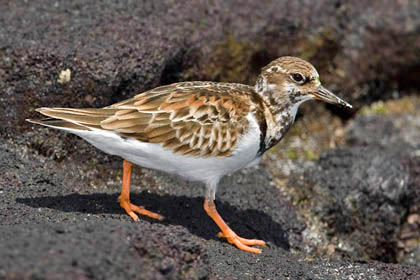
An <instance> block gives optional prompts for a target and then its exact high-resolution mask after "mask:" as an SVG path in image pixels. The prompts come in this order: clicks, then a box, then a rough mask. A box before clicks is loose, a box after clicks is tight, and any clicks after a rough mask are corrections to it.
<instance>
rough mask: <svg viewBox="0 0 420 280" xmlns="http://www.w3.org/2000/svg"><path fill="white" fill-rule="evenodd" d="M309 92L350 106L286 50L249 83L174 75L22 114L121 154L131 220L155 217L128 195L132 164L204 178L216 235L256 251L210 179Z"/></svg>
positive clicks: (268, 137) (252, 152)
mask: <svg viewBox="0 0 420 280" xmlns="http://www.w3.org/2000/svg"><path fill="white" fill-rule="evenodd" d="M311 99H318V100H322V101H325V102H328V103H332V104H338V105H342V106H344V107H348V108H351V107H352V106H351V105H350V104H349V103H347V102H346V101H344V100H342V99H340V98H339V97H337V96H336V95H334V94H333V93H332V92H330V91H329V90H327V89H326V88H324V87H323V86H322V85H321V81H320V79H319V75H318V72H317V71H316V69H315V68H314V67H313V66H312V65H311V64H310V63H308V62H306V61H304V60H302V59H299V58H296V57H290V56H285V57H281V58H278V59H276V60H274V61H273V62H271V63H270V64H268V65H267V66H266V67H264V68H263V69H262V72H261V74H260V75H259V76H258V79H257V83H256V85H255V86H254V87H251V86H248V85H243V84H234V83H215V82H181V83H175V84H171V85H166V86H161V87H158V88H155V89H152V90H149V91H146V92H143V93H140V94H138V95H136V96H134V97H133V98H130V99H127V100H124V101H122V102H119V103H116V104H113V105H111V106H108V107H104V108H95V109H93V108H87V109H73V108H39V109H37V111H38V112H40V113H41V114H43V115H45V116H47V117H48V118H46V119H42V120H28V121H30V122H33V123H37V124H41V125H44V126H48V127H52V128H57V129H60V130H64V131H68V132H70V133H74V134H76V135H78V136H80V137H82V138H83V139H85V140H86V141H88V142H89V143H91V144H92V145H93V146H95V147H97V148H98V149H100V150H102V151H104V152H106V153H108V154H111V155H118V156H120V157H122V158H123V159H124V161H123V180H122V191H121V195H120V205H121V207H122V208H124V210H125V211H126V212H127V214H128V215H130V217H131V218H132V219H133V220H137V219H138V216H137V214H141V215H146V216H149V217H151V218H155V219H162V216H161V215H159V214H156V213H153V212H150V211H148V210H146V209H145V208H144V207H142V206H137V205H134V204H132V203H131V202H130V175H131V167H132V163H134V164H138V165H141V166H144V167H147V168H153V169H158V170H162V171H165V172H168V173H174V174H177V175H180V176H182V177H184V178H186V179H188V180H192V181H201V182H203V183H204V184H205V185H206V192H205V199H204V210H205V211H206V212H207V214H208V215H209V216H210V217H211V218H212V219H213V221H214V222H215V223H216V224H217V225H218V226H219V228H220V230H221V232H220V233H219V237H223V238H226V239H227V241H228V242H229V243H231V244H235V245H236V246H237V247H238V248H239V249H241V250H244V251H248V252H252V253H260V252H261V250H260V249H258V248H255V247H252V246H254V245H259V246H265V242H264V241H262V240H257V239H245V238H242V237H239V236H238V235H237V234H236V233H235V232H234V231H233V230H232V229H230V227H229V226H228V225H227V224H226V223H225V222H224V220H223V219H222V217H221V216H220V215H219V214H218V212H217V210H216V206H215V204H214V199H215V193H216V189H217V185H218V183H219V181H220V179H221V178H222V177H223V176H224V175H226V174H228V173H231V172H234V171H236V170H238V169H241V168H244V167H249V166H253V165H255V164H257V163H258V162H259V161H260V159H261V157H262V155H263V154H264V152H265V151H267V150H268V149H269V148H270V147H272V146H273V145H275V144H276V143H278V142H279V141H280V139H281V138H282V137H283V136H284V135H285V133H286V132H287V130H288V129H289V128H290V126H291V125H292V124H293V122H294V120H295V116H296V112H297V110H298V107H299V105H300V104H302V103H303V102H305V101H308V100H311ZM136 213H137V214H136Z"/></svg>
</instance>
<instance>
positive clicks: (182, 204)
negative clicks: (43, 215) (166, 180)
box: [16, 192, 290, 250]
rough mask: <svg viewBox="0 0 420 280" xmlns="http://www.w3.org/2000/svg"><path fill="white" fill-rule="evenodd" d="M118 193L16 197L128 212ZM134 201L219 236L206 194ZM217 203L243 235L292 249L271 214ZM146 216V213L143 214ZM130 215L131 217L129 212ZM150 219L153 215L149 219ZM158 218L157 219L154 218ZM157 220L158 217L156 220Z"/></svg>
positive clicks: (170, 220) (143, 196)
mask: <svg viewBox="0 0 420 280" xmlns="http://www.w3.org/2000/svg"><path fill="white" fill-rule="evenodd" d="M117 199H118V194H107V193H97V194H78V193H74V194H68V195H57V196H44V197H34V198H17V199H16V202H17V203H22V204H25V205H28V206H30V207H34V208H50V209H56V210H60V211H63V212H81V213H91V214H106V213H109V214H121V215H125V212H124V210H123V209H122V208H120V206H119V203H117ZM131 201H132V203H134V204H138V205H141V206H144V207H145V208H146V209H148V210H151V211H153V212H157V213H159V214H161V215H163V216H164V217H165V219H164V220H163V221H162V222H161V223H166V224H174V225H182V226H184V227H185V228H187V229H188V230H189V231H190V232H191V233H192V234H195V235H197V236H200V237H202V238H205V239H207V240H209V239H217V233H218V232H219V230H218V228H217V226H216V224H215V223H214V222H213V221H212V220H211V219H210V218H209V217H208V216H207V214H206V213H205V211H204V209H203V198H201V197H187V196H174V195H167V194H166V195H158V194H153V193H148V192H140V193H132V194H131ZM216 207H217V210H218V212H219V213H220V215H221V216H222V217H223V219H224V220H225V221H226V222H227V223H228V224H229V225H230V227H231V228H232V229H233V230H234V231H235V232H236V233H237V234H238V235H240V236H242V237H245V238H257V239H262V240H265V241H269V242H272V243H273V244H275V245H276V246H278V247H282V248H283V249H285V250H288V249H289V247H290V246H289V243H288V240H287V236H286V232H285V231H284V230H283V229H282V226H281V225H280V224H279V223H278V222H276V221H274V220H273V219H272V218H271V217H270V216H269V215H267V214H265V213H264V212H262V211H260V210H255V209H247V210H242V209H238V208H237V207H235V206H232V205H230V204H229V203H227V202H224V201H216ZM141 218H144V219H147V218H145V217H141ZM127 219H129V217H128V216H127ZM150 220H151V219H150ZM153 221H155V220H153ZM156 222H158V221H156Z"/></svg>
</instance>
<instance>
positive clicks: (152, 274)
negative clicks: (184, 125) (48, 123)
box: [0, 0, 420, 279]
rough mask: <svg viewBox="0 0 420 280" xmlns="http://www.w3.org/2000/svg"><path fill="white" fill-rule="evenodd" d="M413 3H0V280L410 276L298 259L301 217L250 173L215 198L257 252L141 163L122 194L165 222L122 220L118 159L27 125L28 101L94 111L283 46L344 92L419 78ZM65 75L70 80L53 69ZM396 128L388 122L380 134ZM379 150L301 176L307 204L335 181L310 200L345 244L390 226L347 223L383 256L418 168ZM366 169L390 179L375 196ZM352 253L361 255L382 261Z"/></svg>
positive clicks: (196, 198)
mask: <svg viewBox="0 0 420 280" xmlns="http://www.w3.org/2000/svg"><path fill="white" fill-rule="evenodd" d="M419 5H420V4H419V2H418V1H399V2H398V1H387V3H384V2H383V1H379V0H378V1H356V0H354V1H347V2H342V1H336V0H322V1H316V2H314V1H309V0H302V1H289V2H279V1H251V0H247V1H219V0H218V1H213V2H211V3H208V1H195V2H194V3H193V4H192V3H187V2H185V3H184V2H183V1H172V0H165V1H120V2H118V1H100V2H98V1H94V2H86V1H82V0H77V1H63V0H60V1H54V2H51V1H41V0H40V1H29V2H28V1H24V0H18V1H2V2H0V15H1V16H0V120H1V122H0V136H1V138H2V141H1V147H0V278H5V279H16V278H23V279H25V278H28V279H29V278H47V279H57V278H73V279H87V278H89V279H103V278H115V279H118V278H119V279H127V278H138V279H179V278H181V279H182V278H183V279H206V278H208V279H280V278H289V279H337V278H353V279H366V278H374V277H376V278H379V279H396V278H400V279H410V277H411V279H418V278H419V277H420V274H419V271H418V268H417V267H414V266H400V265H389V264H383V263H379V262H371V261H366V263H364V262H362V263H354V262H349V261H341V260H340V261H332V260H317V261H306V257H308V256H307V255H305V254H304V253H299V252H302V251H304V247H305V246H306V244H305V243H304V242H302V231H303V230H304V228H305V225H304V224H303V223H302V222H300V221H299V220H298V219H297V218H296V213H295V207H293V206H292V205H291V203H290V202H289V201H287V200H286V199H285V198H284V197H283V195H282V194H281V193H280V191H279V190H278V189H277V188H276V187H274V185H272V184H271V178H270V176H269V174H268V173H267V171H266V170H265V169H264V168H261V167H260V168H257V169H252V170H246V171H242V172H239V173H237V174H235V175H232V176H229V177H226V178H225V179H224V180H223V182H222V184H221V186H220V190H219V193H218V201H217V205H218V209H219V211H220V212H221V213H222V215H223V216H224V218H225V219H226V220H227V221H228V222H229V223H230V225H231V226H232V227H233V228H234V229H235V230H236V231H237V232H238V233H239V234H241V235H243V236H247V237H248V236H249V237H257V238H262V239H265V240H267V241H268V244H269V246H268V248H265V249H264V251H263V254H261V255H258V256H255V255H251V254H246V253H244V252H241V251H239V250H237V249H236V248H234V247H233V246H231V245H229V244H227V243H226V242H225V241H223V240H219V239H217V237H216V234H217V231H218V230H217V227H216V226H215V225H214V223H213V222H212V221H211V220H210V219H209V218H208V217H207V216H206V215H205V213H204V211H203V210H202V197H201V196H202V188H201V186H199V185H198V184H195V183H186V182H184V181H182V180H180V179H177V178H174V177H170V176H167V175H163V174H160V173H156V172H152V171H149V170H145V169H140V168H137V169H136V170H135V172H134V174H133V200H134V201H139V202H140V203H141V204H143V205H145V206H146V207H148V208H150V209H151V210H154V211H157V212H160V213H162V214H163V215H164V216H165V217H166V220H165V221H164V222H162V223H157V222H154V221H150V220H147V219H141V220H140V221H139V222H137V223H132V222H131V221H129V219H128V218H127V217H126V215H124V214H123V212H122V211H121V209H120V208H119V206H118V204H117V203H116V200H117V197H118V195H117V193H118V191H119V187H120V177H121V174H120V166H119V165H120V159H118V158H115V157H110V156H106V155H104V154H103V153H101V152H99V151H97V150H95V149H93V148H92V147H90V146H89V145H88V144H87V143H85V142H83V141H81V140H80V139H78V138H76V137H74V136H69V135H63V134H60V133H58V132H55V131H52V130H46V129H43V128H34V126H32V125H30V124H29V123H27V122H25V121H24V120H25V119H26V118H31V117H35V116H37V115H36V113H35V112H34V109H35V108H37V107H40V106H63V107H64V106H66V107H100V106H106V105H109V104H111V103H113V102H116V101H119V100H121V99H123V98H127V97H130V96H133V95H134V94H136V93H138V92H141V91H143V90H145V89H149V88H151V87H154V86H157V85H160V84H167V83H171V82H176V81H178V80H187V79H189V80H191V79H205V80H208V79H211V80H222V81H231V82H246V83H252V82H253V81H254V80H255V77H256V74H257V73H258V72H259V70H260V68H261V66H263V65H264V64H266V63H268V62H269V61H270V60H272V59H274V58H277V57H278V56H281V55H297V56H300V57H302V58H305V59H309V60H310V61H311V62H313V63H314V64H315V65H316V66H317V68H318V69H319V70H320V73H321V75H322V77H323V81H324V83H325V84H326V85H328V86H329V87H331V88H332V89H334V90H341V91H343V94H342V95H343V96H345V97H346V98H348V99H350V100H353V101H359V102H363V101H364V100H367V101H370V100H373V99H375V98H380V97H386V95H384V93H387V92H390V91H392V90H394V92H395V90H397V91H398V90H400V89H402V90H405V89H411V88H419V87H420V85H419V83H418V81H417V77H416V76H415V73H417V72H418V68H419V67H418V59H419V56H420V55H419V50H420V43H419V38H420V37H419V36H418V30H419V25H420V17H419V16H418V15H419V13H420V7H419ZM67 69H69V70H70V77H69V79H68V80H67V81H66V80H65V79H60V78H59V76H60V73H62V72H63V71H65V70H67ZM413 73H414V74H413ZM350 93H352V94H350ZM397 93H398V92H397ZM346 95H347V96H346ZM366 122H367V123H369V122H370V121H369V120H368V121H366ZM360 123H361V122H360ZM387 127H388V126H387V124H386V123H384V128H386V129H387ZM396 127H397V128H396ZM398 127H399V126H396V125H395V124H394V126H393V127H392V128H391V130H389V131H390V132H389V134H390V135H395V131H399V130H398ZM355 131H356V130H355ZM372 132H376V128H374V129H372ZM354 135H355V140H354V141H355V143H359V144H360V145H370V144H372V143H371V140H370V138H369V139H368V138H364V139H363V137H362V136H363V135H366V134H365V133H361V134H360V133H359V134H357V132H355V134H354ZM357 135H359V136H357ZM412 136H413V137H415V136H416V134H413V135H412ZM381 137H382V135H381V134H378V139H380V138H381ZM409 138H411V137H409ZM412 139H416V138H412ZM417 139H418V138H417ZM405 141H406V143H411V142H410V141H409V139H405ZM407 141H408V142H407ZM411 141H414V140H411ZM359 144H357V145H359ZM374 144H375V145H376V142H375V143H374ZM382 144H383V145H382ZM382 144H381V145H382V146H384V147H385V146H386V143H382ZM378 149H379V148H374V149H372V150H370V149H369V148H366V147H364V148H360V147H359V148H357V149H354V150H353V149H344V150H339V151H337V152H336V153H337V154H335V153H334V152H330V153H328V154H326V155H325V156H324V157H323V158H322V160H321V161H320V167H319V168H320V169H319V170H318V171H319V172H320V174H318V175H316V176H314V178H313V179H310V180H312V181H305V182H306V183H305V184H308V183H311V184H312V183H313V184H314V185H315V187H316V188H318V190H319V191H320V195H314V198H322V197H323V195H325V193H324V190H325V189H323V188H324V186H323V185H320V184H319V183H320V182H322V183H325V185H326V186H329V187H331V190H332V193H333V194H334V195H332V196H331V200H327V201H326V202H327V204H326V205H328V207H324V206H322V205H321V204H317V203H315V204H313V205H314V210H316V211H321V210H322V211H324V210H328V209H331V210H333V212H332V213H330V214H331V215H326V216H323V217H324V218H325V219H326V221H328V222H329V224H331V225H332V226H333V227H332V228H333V230H335V231H336V232H339V233H340V234H341V237H343V240H344V238H347V239H345V240H349V241H354V240H356V239H353V238H352V236H350V237H348V232H349V230H351V229H353V228H356V227H358V226H359V225H362V224H363V221H364V220H363V219H364V218H367V219H368V221H369V222H372V223H374V224H375V225H377V227H378V229H380V230H384V231H388V233H389V236H390V240H384V238H385V237H384V236H385V234H384V233H383V232H378V233H376V228H375V229H373V231H374V232H375V234H374V235H375V236H376V237H378V239H372V238H371V236H370V235H368V232H367V231H366V229H362V230H360V231H359V232H358V234H359V236H360V238H366V239H365V240H366V244H367V245H369V246H370V245H372V246H374V248H378V247H379V246H381V245H384V246H385V248H381V250H385V251H386V252H388V251H390V250H391V249H389V248H388V247H387V246H388V245H389V244H392V246H393V244H394V243H395V242H396V240H397V239H398V238H400V241H401V240H403V239H402V237H401V233H400V234H399V235H398V232H397V230H396V229H391V228H390V226H391V225H399V223H400V224H401V223H402V222H401V221H400V222H398V221H396V220H398V218H399V217H401V216H402V215H404V213H406V214H407V215H411V214H414V213H415V211H417V210H416V209H417V208H415V206H413V207H409V210H407V208H401V206H400V204H398V203H399V202H401V201H404V197H406V195H407V192H408V190H409V189H410V188H412V187H413V186H418V184H417V183H415V182H418V181H415V180H414V179H413V178H414V176H413V174H414V173H413V172H414V171H413V170H414V169H415V167H416V166H418V164H417V161H416V160H415V159H411V158H410V159H409V160H408V161H403V160H402V156H401V157H400V156H399V155H398V153H397V152H392V151H388V150H387V148H380V149H383V150H387V151H388V152H386V153H385V154H381V153H380V150H378ZM398 149H399V150H398V151H403V152H405V151H406V150H405V149H404V148H401V149H400V148H398ZM369 155H372V157H369ZM342 157H343V158H344V159H348V160H351V161H354V162H355V163H357V162H359V163H360V167H358V166H356V165H352V164H351V163H350V162H347V161H345V160H343V159H342ZM394 159H395V162H394ZM381 160H383V162H384V167H383V168H384V169H385V170H387V171H388V172H390V173H389V174H388V175H387V174H385V175H383V174H380V173H378V172H377V170H376V169H375V170H370V171H369V169H367V170H363V169H362V168H361V166H367V164H366V162H369V163H371V164H372V166H374V167H375V168H376V167H379V166H380V161H381ZM331 170H335V171H336V172H338V173H339V174H341V175H340V176H343V178H348V179H349V182H347V181H343V180H342V179H340V180H338V179H337V181H334V182H335V183H337V185H333V184H331V183H329V182H325V179H324V177H322V176H321V173H322V174H324V175H331V174H329V173H328V172H331ZM349 170H351V171H354V172H359V173H358V174H360V175H361V176H368V178H371V180H370V181H368V182H365V183H361V184H360V186H358V188H356V190H357V191H358V192H360V193H361V196H360V199H361V200H360V201H362V202H366V203H368V202H370V201H371V200H370V199H372V198H374V199H375V202H374V203H372V205H371V206H372V207H371V208H368V210H366V211H360V213H357V214H359V215H354V217H353V215H351V211H353V210H354V209H356V207H357V206H360V201H359V200H356V199H355V197H354V196H351V195H352V192H351V190H350V182H354V183H359V182H356V179H355V178H350V177H349V175H346V174H345V173H346V171H349ZM407 170H408V171H407ZM416 170H417V169H416ZM407 174H409V175H407ZM416 174H417V173H416ZM391 175H393V176H394V177H392V176H391ZM406 175H407V176H409V178H408V183H407V182H406V181H405V179H406V177H405V176H406ZM307 176H311V173H310V171H308V173H307ZM346 176H347V177H346ZM369 176H370V177H369ZM362 179H363V178H361V179H360V181H363V180H362ZM376 179H389V184H387V185H385V186H386V188H385V192H382V191H379V189H378V187H380V186H382V185H379V184H377V182H376V181H375V180H376ZM398 180H402V181H403V183H402V184H400V185H398ZM338 184H343V185H344V186H346V187H345V188H343V190H345V193H344V194H346V195H349V196H348V197H349V198H350V199H349V201H343V200H341V198H340V196H339V193H340V191H341V189H340V188H339V187H338ZM312 186H313V185H311V186H307V185H305V187H306V188H308V190H311V187H312ZM376 199H377V201H376ZM331 201H336V202H337V205H331V204H328V202H331ZM346 203H350V204H346ZM352 203H353V204H352ZM410 203H411V202H410ZM410 203H408V204H410ZM410 205H417V204H415V203H414V204H410ZM329 207H331V208H329ZM374 209H377V210H378V211H379V210H380V211H382V210H383V211H384V212H383V213H387V214H389V216H388V215H387V216H385V217H382V218H383V219H384V220H383V221H381V220H379V218H378V216H374V215H371V214H372V212H371V211H373V210H374ZM334 211H343V216H341V217H337V216H334V215H332V214H334ZM398 211H401V213H398ZM319 213H322V212H319ZM350 216H351V217H350ZM346 218H350V219H349V220H347V219H346ZM341 221H344V222H342V223H341ZM387 222H389V223H391V224H389V225H387V224H386V223H387ZM372 227H373V225H370V228H372ZM407 228H408V232H412V230H411V228H410V227H407ZM306 230H307V229H306ZM398 236H399V237H398ZM404 240H405V239H404ZM375 246H376V247H375ZM390 246H391V245H390ZM351 248H356V249H357V250H356V252H357V253H358V255H360V254H362V253H363V252H367V253H366V254H368V255H370V256H372V257H376V258H378V259H381V256H382V253H375V252H371V251H364V250H365V248H364V247H363V248H362V247H360V246H359V247H357V246H353V247H351ZM413 251H414V250H413ZM380 252H382V251H380ZM359 253H360V254H359ZM412 259H415V258H412ZM407 263H410V262H409V261H407Z"/></svg>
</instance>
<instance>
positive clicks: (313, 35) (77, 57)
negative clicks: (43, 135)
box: [0, 0, 420, 133]
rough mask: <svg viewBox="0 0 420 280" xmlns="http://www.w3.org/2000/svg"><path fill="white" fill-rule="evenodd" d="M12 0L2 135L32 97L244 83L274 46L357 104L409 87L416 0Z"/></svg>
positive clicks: (97, 101)
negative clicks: (190, 82) (183, 83)
mask: <svg viewBox="0 0 420 280" xmlns="http://www.w3.org/2000/svg"><path fill="white" fill-rule="evenodd" d="M20 2H22V1H13V2H10V3H6V4H3V6H4V10H7V11H8V13H5V14H4V16H3V17H2V18H1V19H0V20H1V22H0V23H1V24H0V42H1V43H0V69H1V70H2V71H1V76H2V79H0V91H1V92H2V96H1V102H0V118H1V119H2V120H6V121H3V122H2V123H1V125H0V128H1V131H2V133H5V131H8V133H16V130H20V129H28V127H29V125H28V124H26V123H25V122H24V120H25V118H27V117H33V116H34V114H33V113H32V112H33V110H34V109H35V108H36V107H39V106H52V105H54V106H73V107H83V106H105V105H109V104H111V103H112V102H116V101H119V100H121V99H123V98H127V97H129V96H132V95H134V94H135V93H139V92H141V91H143V90H146V89H149V88H151V87H154V86H157V85H159V84H166V83H170V82H175V81H178V80H180V79H213V80H229V81H231V82H247V83H253V82H254V81H255V78H256V74H257V73H258V72H259V71H260V68H261V67H262V66H264V65H265V64H266V63H268V62H269V61H270V60H272V59H274V58H277V57H278V56H281V55H297V56H300V57H302V58H305V59H309V60H310V61H311V62H313V63H314V64H315V65H316V66H317V68H318V69H319V70H320V72H321V74H322V79H323V81H324V84H326V85H328V86H329V87H331V88H332V89H333V90H336V91H339V92H341V93H342V94H341V95H343V96H344V97H346V98H347V99H349V100H350V101H352V102H353V103H355V104H356V105H357V104H361V102H362V100H374V99H378V98H383V97H385V96H386V94H388V95H389V94H390V93H391V94H395V93H396V94H399V91H400V90H406V89H411V88H413V87H414V88H415V87H416V86H418V83H416V78H415V76H413V75H414V74H413V73H416V69H417V68H416V67H417V57H416V56H415V54H416V53H417V52H418V51H419V49H420V41H419V40H420V39H419V38H420V36H417V34H418V31H417V30H419V28H418V27H419V25H420V17H419V16H418V14H419V12H420V4H419V3H418V2H417V1H402V2H395V1H388V2H387V4H386V5H385V4H383V1H379V0H377V1H369V2H360V1H350V2H348V1H347V2H340V1H335V0H323V1H317V3H316V4H314V3H313V2H312V1H298V2H292V3H278V1H268V2H267V1H265V2H255V1H247V2H243V1H229V2H226V1H216V2H213V3H212V4H210V5H209V4H208V2H207V1H199V2H196V3H194V5H185V4H182V3H178V2H172V1H160V2H158V3H154V2H153V3H139V2H130V3H124V4H121V3H115V2H113V1H105V2H102V3H85V2H83V1H71V2H68V1H57V2H55V4H54V5H51V4H50V3H46V2H45V3H44V2H31V4H23V3H20ZM378 46H380V47H378ZM66 69H69V70H70V71H71V73H72V77H71V81H70V82H69V83H64V84H62V83H59V82H58V81H57V79H58V78H59V75H60V73H62V71H65V70H66ZM86 96H91V97H92V98H89V99H86V98H85V97H86ZM89 100H91V101H89ZM17 127H21V128H19V129H17Z"/></svg>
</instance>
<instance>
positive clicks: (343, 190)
mask: <svg viewBox="0 0 420 280" xmlns="http://www.w3.org/2000/svg"><path fill="white" fill-rule="evenodd" d="M401 124H403V125H401ZM419 124H420V118H419V117H418V115H403V116H378V115H376V116H375V115H368V116H364V115H362V116H359V117H358V118H356V119H355V120H354V121H352V124H351V125H350V129H349V133H348V142H349V144H350V145H349V146H347V147H343V148H339V149H337V150H331V151H328V152H325V153H323V154H322V155H321V157H320V159H319V160H318V161H317V162H316V164H315V166H314V167H312V168H309V169H307V170H305V172H304V173H303V174H301V175H295V176H293V178H292V179H291V180H290V186H291V187H292V188H294V192H295V194H296V196H297V198H296V199H297V200H300V201H303V200H308V202H306V204H302V205H301V207H302V208H304V209H307V211H310V212H311V213H312V215H313V217H317V218H319V219H320V221H321V222H323V223H326V228H325V230H326V231H327V232H326V234H327V236H328V240H329V242H331V244H333V246H334V249H335V253H336V255H340V254H341V255H344V256H349V257H353V258H354V257H356V258H366V257H367V258H369V259H376V260H381V261H385V262H396V261H398V260H399V259H400V258H401V254H402V253H401V252H400V250H401V249H402V248H403V249H404V250H405V249H409V248H404V242H405V243H407V244H408V242H406V241H404V239H409V240H410V241H411V242H415V240H416V238H419V236H420V233H419V228H420V221H418V222H417V221H414V222H411V225H408V224H407V223H408V222H407V221H408V219H407V217H409V216H410V215H414V216H412V217H413V218H412V219H414V217H417V215H418V213H419V209H420V207H419V205H420V199H419V189H420V184H419V182H420V181H419V179H420V178H419V175H420V172H419V170H420V169H419V168H418V166H419V165H420V158H419V157H418V155H416V151H418V149H419V147H420V143H419V142H418V140H417V139H419V138H418V137H416V136H417V135H418V134H419V133H420V130H419V129H418V127H419ZM413 137H414V138H413ZM412 246H413V244H412V243H411V247H412ZM410 250H415V249H414V248H411V249H410ZM330 253H331V252H330ZM414 258H415V257H414ZM411 263H412V262H411Z"/></svg>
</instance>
